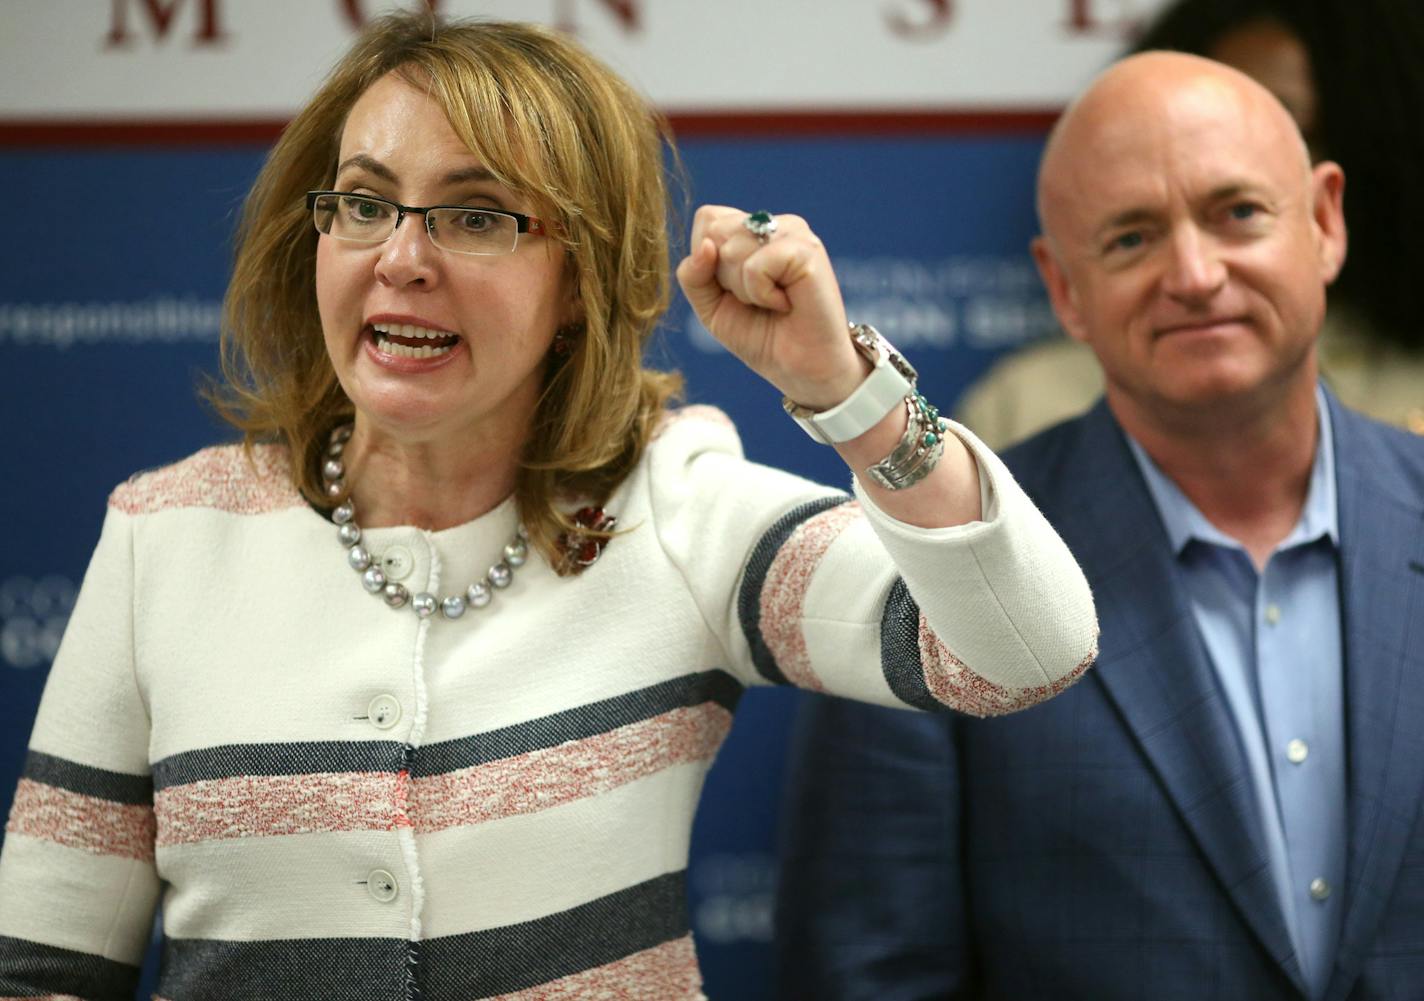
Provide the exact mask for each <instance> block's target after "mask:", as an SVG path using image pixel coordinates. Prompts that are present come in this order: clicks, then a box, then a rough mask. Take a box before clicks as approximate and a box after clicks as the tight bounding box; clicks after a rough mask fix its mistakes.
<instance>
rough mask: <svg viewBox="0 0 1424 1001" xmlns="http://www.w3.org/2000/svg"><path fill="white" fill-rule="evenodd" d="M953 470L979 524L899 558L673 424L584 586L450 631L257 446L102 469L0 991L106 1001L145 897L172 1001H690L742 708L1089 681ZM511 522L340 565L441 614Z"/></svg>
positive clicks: (394, 530)
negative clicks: (706, 817)
mask: <svg viewBox="0 0 1424 1001" xmlns="http://www.w3.org/2000/svg"><path fill="white" fill-rule="evenodd" d="M978 458H979V463H980V469H981V477H982V478H983V480H984V482H985V496H986V498H987V499H988V501H989V510H988V516H987V520H986V521H985V522H980V523H975V524H972V525H968V526H962V527H959V528H954V529H941V530H934V531H924V530H919V529H911V528H908V527H907V526H903V525H900V524H898V523H896V522H893V521H891V520H890V519H888V518H887V517H885V516H884V515H883V514H880V513H879V512H877V511H874V510H873V509H871V506H870V505H869V504H868V503H866V502H865V501H864V499H863V498H862V500H861V501H860V502H857V501H855V500H853V499H851V498H849V497H847V496H846V495H844V494H838V493H833V492H830V491H828V490H827V489H826V488H824V487H820V486H817V485H815V484H812V483H809V482H807V481H804V480H801V479H798V478H796V477H793V476H790V475H788V474H785V473H781V472H778V471H775V470H772V469H767V468H765V467H760V466H756V465H753V464H751V463H748V462H746V461H745V460H744V459H743V458H742V457H741V452H740V444H739V442H738V441H737V438H736V434H735V431H734V430H733V429H732V428H731V426H730V423H729V422H728V421H727V420H726V418H725V417H723V416H722V415H720V414H719V413H717V412H716V411H711V410H709V409H708V408H689V409H687V410H684V411H678V412H676V413H675V414H674V415H672V416H671V417H670V419H669V420H668V421H667V422H666V423H665V424H664V427H663V429H662V431H661V433H660V435H659V437H658V439H657V440H655V441H654V442H653V444H652V445H651V446H650V447H649V449H648V452H647V454H646V456H645V457H644V459H643V461H642V462H641V463H640V464H639V466H638V467H637V468H636V470H635V471H634V472H633V473H632V475H630V477H629V478H628V479H627V481H626V482H625V483H624V484H623V485H622V486H621V487H620V488H619V489H618V491H617V492H616V493H615V494H614V496H613V497H612V498H611V500H610V501H609V502H608V504H607V505H606V508H607V510H608V511H609V512H611V513H613V514H615V515H616V516H617V518H618V522H619V527H620V529H626V533H625V534H623V535H620V536H618V537H616V538H615V539H614V540H613V541H612V542H611V543H610V544H609V546H608V548H607V551H606V552H605V553H604V554H603V556H602V557H601V558H600V559H599V560H598V562H597V563H595V564H594V565H593V566H592V567H591V568H590V569H589V570H587V571H586V572H585V573H584V574H582V575H581V576H579V577H576V578H559V577H557V576H556V575H555V574H554V573H553V572H552V570H550V569H549V568H548V567H547V566H546V565H545V564H544V563H543V562H542V561H540V560H537V559H531V560H530V561H529V563H528V564H526V565H525V566H524V567H523V568H522V569H521V570H520V571H519V572H518V573H517V574H516V576H515V579H514V583H513V585H512V586H511V587H510V588H508V589H507V590H506V591H502V592H499V593H498V595H497V596H496V598H495V600H494V602H493V603H492V604H491V605H490V606H489V607H487V608H485V609H482V610H477V611H471V612H470V613H468V614H467V615H466V616H465V617H464V618H462V619H459V620H456V621H445V620H443V619H440V618H439V617H436V618H433V619H429V620H420V619H418V618H417V617H416V616H415V615H413V614H411V612H410V610H409V609H403V610H400V611H392V610H390V609H387V608H386V607H384V605H383V604H382V603H381V602H380V601H379V600H376V599H373V598H372V597H371V596H370V595H368V594H366V593H365V592H364V590H363V589H362V587H361V584H360V582H359V581H358V579H357V577H356V575H355V574H353V573H352V572H351V570H350V569H349V568H348V567H347V565H346V561H345V559H344V558H343V553H342V551H341V547H340V544H339V543H338V541H337V539H336V531H335V529H334V527H333V526H332V525H331V523H330V522H328V521H327V520H326V519H325V518H324V517H323V516H322V515H321V514H320V513H318V512H316V511H314V510H312V509H311V508H310V507H309V506H307V504H306V503H304V501H303V500H302V499H301V497H300V495H298V494H297V493H296V492H295V491H294V490H293V488H292V487H291V485H290V477H289V475H288V472H287V466H286V461H287V460H286V454H285V452H283V451H282V450H280V449H278V448H275V447H274V448H268V449H262V450H258V452H257V453H256V462H255V464H249V463H247V462H246V460H245V459H244V458H243V456H242V453H241V451H240V450H238V449H236V448H233V447H225V448H214V449H208V450H205V451H203V452H200V453H198V454H197V455H195V456H193V457H191V458H189V459H187V460H185V461H183V462H181V463H178V464H177V465H175V466H171V467H168V468H166V469H163V470H160V471H157V472H154V473H149V474H145V475H142V476H139V477H136V478H135V479H133V480H131V481H130V482H129V483H128V484H126V485H124V486H122V487H120V488H119V489H118V490H116V491H115V492H114V494H113V495H112V497H111V498H110V502H109V511H108V517H107V519H106V521H105V525H104V530H103V534H102V537H101V539H100V542H99V546H98V549H97V551H96V553H95V556H94V559H93V562H92V563H91V565H90V568H89V571H88V573H87V575H86V577H85V581H84V585H83V588H82V590H81V593H80V596H79V600H78V602H77V604H76V607H75V610H74V614H73V617H72V619H71V621H70V626H69V630H68V632H67V633H66V635H65V638H64V642H63V644H62V646H61V649H60V651H59V654H58V656H57V658H56V660H55V664H54V668H53V670H52V672H51V675H50V678H49V682H48V685H47V688H46V690H45V694H44V699H43V702H42V704H41V707H40V714H39V719H38V721H37V723H36V725H35V730H34V734H33V737H32V739H31V745H30V746H31V750H30V756H29V759H28V763H27V766H26V770H25V773H24V777H23V779H22V780H21V782H20V787H19V790H18V792H17V795H16V799H15V805H14V808H13V811H12V814H11V817H10V821H9V825H8V828H7V837H6V839H5V844H4V852H3V858H0V996H6V997H27V998H28V997H46V998H52V997H65V998H68V997H79V998H86V999H118V998H126V997H132V994H133V990H134V985H135V983H136V980H137V975H138V969H137V963H138V962H139V961H140V958H141V956H142V953H143V951H144V946H145V943H146V939H147V935H148V931H149V928H150V925H151V921H152V914H153V910H154V907H155V906H156V905H157V904H158V902H159V900H160V898H161V902H162V908H163V926H164V932H165V941H164V962H163V967H162V971H161V975H160V986H159V995H160V996H161V997H162V998H165V999H171V1001H210V999H211V1001H219V999H221V1001H257V999H262V1001H268V999H273V998H301V999H322V1001H345V999H351V1001H355V999H362V1001H365V999H406V998H422V999H427V1001H468V999H474V998H494V997H498V998H546V999H562V998H580V999H582V998H601V997H608V998H614V997H616V998H621V999H644V998H645V999H649V1001H652V999H656V1001H679V999H695V998H698V997H700V978H699V975H698V970H697V963H696V958H695V955H694V951H693V944H692V940H691V936H690V933H689V927H688V916H687V909H686V905H685V901H684V888H683V874H684V870H685V867H686V863H687V850H688V838H689V832H690V828H691V823H692V818H693V811H694V808H695V807H696V804H697V797H698V793H699V790H700V788H701V784H702V780H703V776H704V774H705V772H706V770H707V768H708V766H709V764H710V762H711V760H712V758H713V756H714V754H715V753H716V751H717V748H718V746H719V744H720V743H721V741H722V739H723V737H724V736H725V734H726V732H727V729H728V727H729V725H730V723H731V714H732V710H733V709H734V707H735V706H736V704H737V700H738V697H739V695H740V694H741V692H742V690H743V689H744V688H745V687H746V686H748V685H752V684H765V683H769V682H770V683H791V684H796V685H800V686H803V687H807V688H813V689H825V690H829V691H833V692H838V693H841V694H845V695H850V696H853V697H855V698H860V699H869V700H873V701H877V702H882V703H888V704H904V703H908V704H910V705H915V706H923V707H931V706H940V705H949V706H953V707H955V708H958V709H961V710H965V711H968V712H973V713H978V714H988V713H997V712H1005V711H1009V710H1012V709H1015V708H1018V707H1021V706H1024V705H1028V704H1030V703H1032V702H1034V701H1037V700H1039V699H1041V698H1044V697H1046V696H1048V695H1050V694H1052V693H1053V692H1055V691H1057V690H1058V689H1061V688H1062V687H1064V686H1066V685H1067V684H1069V683H1070V682H1071V681H1072V680H1073V679H1074V678H1076V677H1077V676H1078V675H1079V674H1080V673H1081V672H1082V671H1083V670H1084V669H1085V667H1086V665H1087V664H1088V662H1089V661H1090V659H1091V656H1092V652H1093V648H1094V643H1095V639H1096V625H1095V620H1094V616H1093V611H1092V602H1091V598H1090V596H1089V594H1088V591H1087V587H1086V584H1085V583H1084V582H1083V580H1082V577H1081V575H1080V574H1079V572H1078V570H1077V567H1076V565H1075V564H1074V563H1073V561H1072V559H1071V557H1070V556H1069V555H1068V552H1067V550H1066V549H1064V548H1063V546H1062V545H1061V543H1060V542H1059V541H1058V539H1057V536H1056V535H1054V533H1053V531H1052V530H1051V529H1050V528H1049V527H1048V525H1047V524H1046V523H1045V522H1044V521H1043V520H1042V519H1041V518H1040V517H1039V515H1038V513H1037V511H1035V510H1034V509H1033V508H1032V506H1031V505H1030V504H1029V503H1028V501H1027V500H1026V499H1025V498H1024V496H1023V495H1022V493H1021V492H1020V491H1019V489H1018V487H1017V486H1016V485H1015V484H1014V483H1013V481H1012V479H1011V478H1010V477H1009V475H1008V473H1007V472H1006V471H1005V470H1004V468H1003V467H1002V466H1001V465H1000V464H999V462H998V460H997V459H996V458H994V457H993V456H992V455H991V454H989V453H988V452H980V453H978ZM516 522H517V518H516V512H515V510H514V506H513V503H512V502H506V503H505V504H504V505H502V506H500V507H499V508H497V509H495V510H494V511H492V512H490V513H489V514H488V515H485V516H483V517H481V518H479V519H477V520H476V521H474V522H471V523H469V524H466V525H462V526H459V527H456V528H452V529H448V530H445V531H439V532H428V531H423V530H419V529H415V528H408V527H391V528H381V529H374V530H369V531H368V532H367V533H366V538H367V540H368V543H369V548H370V549H371V550H372V551H373V552H376V553H378V554H383V555H385V556H387V557H391V558H392V559H393V560H394V565H398V566H400V567H401V571H398V572H405V577H404V580H403V583H405V584H406V586H407V587H409V588H410V590H411V591H412V592H415V591H418V590H428V591H431V592H432V593H437V594H439V593H451V592H455V591H458V590H459V589H460V588H461V587H462V586H463V582H468V581H470V580H474V579H476V578H478V577H480V576H482V575H483V571H484V569H485V568H486V567H488V565H489V564H490V563H491V562H492V561H493V560H494V559H497V558H498V554H499V553H500V550H501V548H502V546H503V545H504V543H505V542H506V541H507V540H508V539H509V538H510V536H511V535H512V534H513V532H514V530H515V527H516ZM887 550H888V554H887ZM897 566H898V568H899V572H898V573H897V570H896V567H897ZM901 574H903V579H902V577H901ZM921 609H923V611H922V610H921Z"/></svg>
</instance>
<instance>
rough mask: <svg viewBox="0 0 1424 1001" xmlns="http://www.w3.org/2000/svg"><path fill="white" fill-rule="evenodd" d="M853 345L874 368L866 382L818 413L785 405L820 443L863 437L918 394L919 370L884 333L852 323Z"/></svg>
mask: <svg viewBox="0 0 1424 1001" xmlns="http://www.w3.org/2000/svg"><path fill="white" fill-rule="evenodd" d="M850 339H851V343H852V344H853V345H854V346H855V349H856V351H858V352H859V353H860V354H861V355H862V356H864V357H865V358H867V359H869V360H870V364H871V366H872V368H871V370H870V374H869V375H868V376H866V377H865V381H864V382H862V383H861V384H860V385H859V386H857V387H856V388H855V392H853V393H851V394H850V395H849V396H847V397H846V398H845V399H844V400H842V401H841V402H840V403H838V404H836V405H835V406H834V407H832V408H831V409H829V410H821V411H815V410H811V409H809V408H807V407H803V406H801V404H799V403H796V402H795V401H793V400H791V399H789V398H787V397H784V396H783V397H782V398H781V406H782V408H783V409H785V411H786V412H787V413H788V414H790V415H791V418H792V420H794V421H796V423H797V424H800V425H801V427H802V428H804V429H805V431H806V433H807V434H809V435H810V436H811V437H812V438H814V439H815V440H816V441H819V442H821V443H823V444H826V445H835V444H839V443H840V442H843V441H850V440H851V439H852V438H859V437H860V436H861V435H863V434H865V432H867V431H869V430H870V429H871V428H873V427H874V426H875V425H877V424H879V423H880V422H881V420H883V419H884V417H885V415H886V414H888V413H890V411H892V410H894V409H895V408H896V407H897V406H899V404H900V403H901V402H902V401H903V400H904V399H905V397H907V396H910V395H912V394H913V393H914V391H915V369H914V367H913V366H912V365H911V364H910V363H909V362H907V361H906V360H905V359H904V357H903V356H901V354H900V353H899V352H898V351H896V350H895V348H894V347H892V346H891V344H890V342H889V341H887V340H886V339H885V338H884V337H882V336H880V332H879V331H878V330H876V329H875V328H874V327H872V326H870V325H869V324H866V323H860V324H852V325H851V328H850Z"/></svg>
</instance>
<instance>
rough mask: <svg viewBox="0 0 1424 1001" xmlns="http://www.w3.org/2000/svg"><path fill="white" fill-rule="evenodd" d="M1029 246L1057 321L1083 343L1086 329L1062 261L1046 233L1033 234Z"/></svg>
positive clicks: (1086, 338) (1069, 334) (1070, 334)
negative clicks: (1044, 234)
mask: <svg viewBox="0 0 1424 1001" xmlns="http://www.w3.org/2000/svg"><path fill="white" fill-rule="evenodd" d="M1029 250H1030V251H1031V252H1032V253H1033V261H1034V263H1035V264H1037V265H1038V274H1039V277H1041V278H1042V279H1043V287H1044V288H1046V289H1047V290H1048V301H1049V302H1050V303H1051V304H1052V306H1053V315H1054V316H1056V317H1058V323H1059V325H1060V326H1062V327H1063V331H1064V333H1066V334H1067V335H1068V336H1069V337H1071V338H1073V339H1074V340H1075V341H1083V342H1085V343H1086V342H1087V340H1088V329H1087V325H1086V324H1084V323H1083V316H1082V313H1081V312H1080V311H1079V309H1078V297H1077V295H1076V294H1075V293H1074V292H1073V285H1072V283H1071V282H1070V281H1069V280H1068V275H1067V273H1066V272H1065V271H1064V270H1063V265H1061V264H1060V263H1058V257H1057V255H1055V254H1054V252H1053V246H1052V245H1051V244H1050V243H1049V240H1048V237H1046V236H1036V237H1034V238H1033V242H1032V243H1030V244H1029Z"/></svg>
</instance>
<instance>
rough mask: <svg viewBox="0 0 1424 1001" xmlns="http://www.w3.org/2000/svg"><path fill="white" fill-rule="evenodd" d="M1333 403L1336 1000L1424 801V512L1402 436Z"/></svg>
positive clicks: (1365, 944)
mask: <svg viewBox="0 0 1424 1001" xmlns="http://www.w3.org/2000/svg"><path fill="white" fill-rule="evenodd" d="M1330 403H1331V418H1332V424H1333V427H1334V435H1335V462H1336V469H1337V470H1338V473H1337V476H1338V488H1339V489H1338V492H1339V500H1340V509H1339V513H1340V551H1341V563H1340V590H1341V607H1342V610H1343V620H1342V627H1343V628H1342V635H1343V636H1344V638H1345V693H1346V737H1347V741H1348V747H1349V754H1350V761H1349V797H1348V811H1349V814H1348V817H1349V828H1348V830H1349V852H1348V859H1347V880H1346V885H1345V889H1346V893H1347V897H1346V907H1345V918H1344V926H1343V928H1342V930H1341V937H1340V945H1339V949H1338V951H1337V953H1336V963H1335V971H1334V976H1333V977H1332V979H1331V982H1330V986H1329V989H1328V990H1327V992H1326V997H1327V998H1331V999H1338V998H1344V997H1345V996H1346V995H1347V994H1348V993H1349V991H1350V988H1351V987H1352V985H1353V984H1354V982H1355V980H1356V979H1357V978H1358V976H1359V972H1360V968H1361V966H1362V964H1363V962H1364V959H1365V957H1366V955H1367V954H1368V952H1369V949H1370V946H1371V944H1372V942H1373V941H1374V939H1375V936H1376V934H1377V933H1378V930H1379V924H1380V921H1381V919H1382V917H1383V913H1384V908H1385V904H1386V903H1387V902H1388V900H1389V896H1390V891H1391V889H1392V888H1393V886H1394V884H1395V881H1396V878H1397V877H1398V873H1399V867H1400V863H1401V860H1402V859H1403V856H1404V852H1405V849H1406V846H1407V844H1408V840H1409V836H1410V832H1411V831H1412V829H1413V827H1414V824H1415V818H1416V817H1417V816H1418V815H1419V812H1420V799H1421V795H1424V722H1421V721H1424V505H1421V503H1420V500H1419V496H1418V494H1417V486H1416V487H1414V488H1413V491H1414V492H1412V491H1411V488H1410V486H1409V485H1408V484H1407V483H1406V480H1405V477H1404V475H1403V473H1402V472H1401V470H1400V462H1401V457H1400V454H1399V453H1398V452H1396V451H1394V450H1393V449H1391V448H1389V447H1388V445H1387V438H1386V437H1385V436H1386V435H1390V434H1393V433H1394V432H1392V431H1384V430H1383V429H1379V428H1376V427H1373V426H1372V425H1370V424H1369V423H1368V422H1366V421H1365V420H1364V419H1363V418H1360V417H1359V416H1357V415H1355V414H1352V413H1350V412H1349V411H1347V410H1345V409H1343V408H1342V407H1340V406H1339V405H1338V404H1337V403H1335V401H1334V400H1333V399H1332V400H1331V401H1330ZM1416 475H1417V472H1416Z"/></svg>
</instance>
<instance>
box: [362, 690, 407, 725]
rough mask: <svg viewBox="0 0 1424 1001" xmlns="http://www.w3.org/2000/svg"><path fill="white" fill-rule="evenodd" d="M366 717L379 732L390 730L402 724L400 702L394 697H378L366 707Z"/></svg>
mask: <svg viewBox="0 0 1424 1001" xmlns="http://www.w3.org/2000/svg"><path fill="white" fill-rule="evenodd" d="M366 715H367V717H369V718H370V720H371V725H372V726H374V727H375V728H376V729H377V730H389V729H390V728H391V727H393V726H395V725H396V724H397V723H399V722H400V718H401V704H400V700H399V699H397V698H396V697H395V696H394V695H377V696H376V697H375V698H374V699H372V700H371V704H370V705H368V706H367V707H366Z"/></svg>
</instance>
